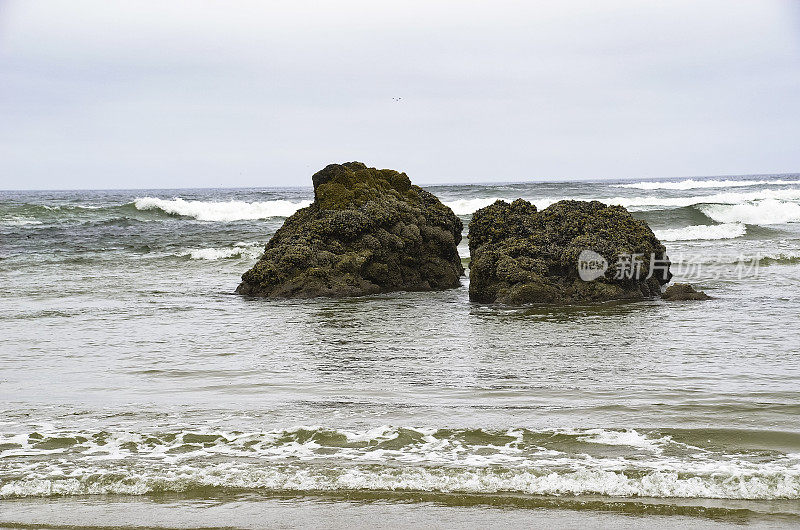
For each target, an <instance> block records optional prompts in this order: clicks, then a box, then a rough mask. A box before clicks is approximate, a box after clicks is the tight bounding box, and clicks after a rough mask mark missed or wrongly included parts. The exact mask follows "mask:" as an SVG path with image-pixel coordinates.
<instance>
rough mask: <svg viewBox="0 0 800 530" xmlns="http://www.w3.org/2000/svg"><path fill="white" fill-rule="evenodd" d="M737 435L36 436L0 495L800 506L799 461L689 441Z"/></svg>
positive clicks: (386, 431) (2, 449) (17, 447)
mask: <svg viewBox="0 0 800 530" xmlns="http://www.w3.org/2000/svg"><path fill="white" fill-rule="evenodd" d="M733 434H735V435H736V437H735V438H736V439H739V438H740V437H741V436H742V435H745V436H762V435H761V434H759V433H733ZM730 435H731V433H727V432H721V433H716V434H715V433H709V434H705V433H699V434H697V433H694V432H691V431H682V432H678V431H676V432H673V433H663V432H655V431H653V432H647V431H643V432H639V431H636V430H632V429H583V430H580V429H578V430H571V429H566V430H549V431H531V430H526V429H508V430H505V431H487V430H482V429H471V430H470V429H411V428H400V427H392V426H387V425H384V426H380V427H376V428H373V429H366V430H361V431H358V430H344V429H326V428H322V427H298V428H294V429H289V430H276V431H268V432H250V433H245V432H224V431H210V432H201V431H179V432H176V433H157V432H156V433H132V432H122V433H108V432H104V431H103V432H96V433H92V432H52V433H47V434H42V433H39V432H33V433H24V434H17V435H4V437H3V438H2V439H0V442H2V443H0V455H1V456H2V459H3V462H4V466H3V469H2V470H0V498H9V497H30V496H53V495H95V494H108V493H117V494H131V495H142V494H148V493H154V492H185V491H191V490H196V489H206V490H207V489H209V488H212V489H221V490H228V491H229V490H263V491H271V492H295V491H372V492H380V491H386V492H394V491H424V492H434V493H437V492H438V493H480V494H495V493H514V494H518V493H524V494H535V495H582V494H597V495H609V496H618V497H639V496H646V497H661V498H669V497H672V498H722V499H800V454H783V453H781V454H774V455H773V456H771V457H770V458H769V459H765V458H764V454H763V453H762V452H756V453H754V454H752V455H749V454H747V453H746V452H744V453H743V452H741V451H739V450H735V449H734V448H731V449H734V450H733V451H731V452H720V451H719V448H718V447H717V448H716V449H712V447H714V445H713V442H712V440H708V442H712V444H711V445H710V446H709V447H708V448H702V447H698V446H696V445H693V444H694V443H696V442H695V441H694V440H695V438H698V436H699V438H698V439H701V440H702V439H703V438H704V437H705V438H708V437H716V438H717V440H716V441H717V442H719V440H726V439H728V438H729V437H730ZM682 440H686V441H682ZM687 442H690V443H687ZM766 442H767V440H764V441H763V442H762V443H766ZM45 456H46V458H43V457H45Z"/></svg>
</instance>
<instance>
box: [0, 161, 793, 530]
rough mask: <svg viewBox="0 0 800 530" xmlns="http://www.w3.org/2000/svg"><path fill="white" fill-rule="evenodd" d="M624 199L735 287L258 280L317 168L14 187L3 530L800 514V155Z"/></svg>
mask: <svg viewBox="0 0 800 530" xmlns="http://www.w3.org/2000/svg"><path fill="white" fill-rule="evenodd" d="M427 189H428V190H429V191H431V192H433V193H434V194H436V195H437V196H438V197H439V198H440V199H441V200H442V201H443V202H445V203H446V204H447V205H449V206H450V207H451V208H452V209H453V210H454V212H455V213H456V214H458V215H459V216H461V218H462V220H463V221H464V225H465V234H464V236H465V237H464V240H463V241H462V243H461V245H460V247H459V250H460V252H461V254H462V257H463V261H464V265H465V267H468V265H469V252H468V249H467V241H466V226H467V225H468V222H469V219H470V215H471V214H472V212H474V211H475V210H476V209H478V208H480V207H483V206H486V205H488V204H491V203H492V202H494V201H495V200H496V199H498V198H502V199H515V198H518V197H522V198H525V199H527V200H530V201H532V202H533V203H534V204H536V205H537V206H538V207H540V208H543V207H546V206H547V205H548V204H551V203H553V202H555V201H557V200H560V199H565V198H572V199H581V200H590V199H597V200H600V201H603V202H605V203H609V204H621V205H623V206H625V207H627V208H628V209H629V210H630V211H631V212H633V214H634V215H635V216H636V217H638V218H641V219H644V220H646V221H647V222H648V223H649V224H650V226H651V228H652V229H653V230H654V231H655V233H656V235H657V236H658V237H659V238H661V240H662V241H663V242H664V243H665V245H666V246H667V250H668V253H669V256H670V258H671V259H672V261H673V263H674V265H673V272H674V273H675V278H674V280H675V281H681V282H682V281H688V282H690V283H692V284H693V285H695V286H696V287H698V288H700V289H702V290H704V291H706V292H707V293H708V294H710V295H711V296H713V297H714V299H713V300H710V301H707V302H672V303H667V302H663V301H660V300H652V301H644V302H637V303H608V304H602V305H586V306H570V307H551V306H530V307H503V306H487V305H480V304H476V303H471V302H469V299H468V284H469V278H468V276H467V277H465V278H464V279H463V281H462V286H461V287H460V288H458V289H453V290H448V291H441V292H431V293H404V292H403V293H391V294H381V295H375V296H367V297H360V298H351V299H340V300H333V299H312V300H262V299H248V298H244V297H241V296H238V295H235V294H234V289H235V288H236V286H237V285H238V283H239V281H240V276H241V274H242V273H243V272H245V271H246V270H247V269H248V268H250V267H251V266H252V265H253V263H254V262H255V261H256V260H257V258H258V256H259V254H260V252H261V250H262V249H263V247H264V245H265V243H266V242H267V241H268V240H269V238H270V236H271V235H272V234H273V233H274V232H275V230H276V229H277V228H278V227H280V226H281V224H282V223H283V221H284V219H285V218H286V216H288V215H291V214H292V212H294V211H295V210H296V209H298V208H300V207H302V206H305V205H307V204H309V203H310V201H311V200H312V198H313V192H312V189H311V188H310V187H306V188H256V189H180V190H131V191H100V190H98V191H5V192H0V288H1V289H2V296H0V333H1V334H2V341H1V342H0V399H1V400H0V409H1V410H2V412H1V413H0V527H8V528H19V527H24V528H39V527H41V528H50V527H65V526H71V525H72V526H75V525H85V526H94V527H115V528H127V527H153V526H157V527H186V528H188V527H237V528H240V527H241V528H260V527H291V526H295V525H304V526H317V527H326V528H347V527H349V528H353V527H365V526H374V525H376V524H385V525H392V526H398V527H415V526H423V525H424V526H434V527H435V526H473V525H475V526H477V525H486V526H512V525H513V526H521V525H540V526H544V525H558V526H566V527H570V526H572V527H608V526H616V527H623V528H624V527H633V526H641V525H649V526H676V527H677V526H686V525H694V526H698V527H716V526H727V525H739V524H743V523H749V524H754V525H758V526H788V525H798V524H800V502H799V501H800V326H798V322H799V321H800V296H798V293H799V292H800V224H799V223H800V175H758V176H747V177H715V178H703V179H669V180H659V181H637V180H626V181H603V182H532V183H513V184H488V185H450V186H431V187H427Z"/></svg>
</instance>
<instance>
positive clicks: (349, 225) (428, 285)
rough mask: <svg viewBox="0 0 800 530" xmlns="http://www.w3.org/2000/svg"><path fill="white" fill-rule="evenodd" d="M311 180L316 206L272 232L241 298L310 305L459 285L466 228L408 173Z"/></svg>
mask: <svg viewBox="0 0 800 530" xmlns="http://www.w3.org/2000/svg"><path fill="white" fill-rule="evenodd" d="M312 180H313V183H314V202H313V203H312V204H311V205H310V206H308V207H306V208H303V209H301V210H298V211H297V212H296V213H295V214H294V215H292V216H291V217H289V218H288V219H287V220H286V222H285V223H284V225H283V226H282V227H281V228H280V229H278V231H277V232H275V235H274V236H273V237H272V239H271V240H270V241H269V243H267V246H266V249H265V251H264V254H263V256H262V257H261V258H260V259H259V261H258V262H257V263H256V264H255V266H254V267H253V268H252V269H250V270H249V271H247V272H246V273H244V274H243V275H242V283H241V284H240V285H239V287H238V288H237V289H236V292H238V293H240V294H245V295H251V296H268V297H281V298H310V297H315V296H331V297H342V296H359V295H366V294H373V293H381V292H388V291H428V290H435V289H448V288H452V287H458V286H459V285H460V276H462V275H463V273H464V268H463V267H462V266H461V258H460V257H459V255H458V250H457V249H456V247H457V245H458V243H459V241H461V230H462V228H463V225H462V223H461V220H460V219H459V218H458V217H456V215H455V214H454V213H453V212H452V210H450V208H448V207H447V206H445V205H443V204H442V203H441V202H439V199H437V198H436V196H434V195H433V194H431V193H429V192H427V191H425V190H423V189H422V188H420V187H418V186H413V185H412V184H411V181H410V180H409V178H408V176H407V175H406V174H405V173H399V172H397V171H393V170H391V169H375V168H368V167H367V166H366V165H364V164H362V163H361V162H348V163H345V164H331V165H329V166H327V167H326V168H325V169H323V170H322V171H319V172H318V173H316V174H315V175H314V176H313V177H312Z"/></svg>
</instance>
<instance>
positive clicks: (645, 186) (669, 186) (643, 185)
mask: <svg viewBox="0 0 800 530" xmlns="http://www.w3.org/2000/svg"><path fill="white" fill-rule="evenodd" d="M782 184H800V180H783V179H777V180H718V179H708V180H705V179H703V180H695V179H687V180H681V181H678V182H674V181H673V182H664V181H661V182H656V181H644V182H635V183H631V184H612V185H611V186H612V187H614V188H634V189H639V190H694V189H704V188H739V187H746V186H763V185H776V186H777V185H782Z"/></svg>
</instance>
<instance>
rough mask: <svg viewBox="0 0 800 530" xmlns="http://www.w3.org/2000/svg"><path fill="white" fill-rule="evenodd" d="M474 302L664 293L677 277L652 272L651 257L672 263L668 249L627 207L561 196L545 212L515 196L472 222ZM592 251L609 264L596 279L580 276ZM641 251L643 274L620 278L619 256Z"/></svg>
mask: <svg viewBox="0 0 800 530" xmlns="http://www.w3.org/2000/svg"><path fill="white" fill-rule="evenodd" d="M469 249H470V256H471V262H470V288H469V295H470V300H473V301H476V302H482V303H493V302H498V303H505V304H513V305H518V304H526V303H554V304H564V303H583V302H600V301H607V300H620V299H628V300H637V299H643V298H650V297H655V296H659V295H660V294H661V285H663V284H666V283H667V282H668V281H669V279H670V278H671V276H672V275H671V274H670V273H669V272H667V274H666V277H665V276H664V274H663V273H662V272H661V271H654V272H655V274H653V276H652V277H651V278H647V276H649V272H650V271H649V269H650V256H651V255H654V256H655V258H656V259H657V260H659V261H660V262H661V263H666V261H665V260H666V254H665V252H666V249H665V248H664V245H662V244H661V242H660V241H659V240H658V239H657V238H656V236H655V235H654V234H653V232H652V230H650V228H649V227H648V226H647V223H645V222H644V221H641V220H638V219H635V218H634V217H633V216H632V215H631V214H630V213H629V212H628V211H627V210H626V209H625V208H623V207H622V206H607V205H605V204H603V203H600V202H598V201H592V202H585V201H560V202H557V203H555V204H553V205H551V206H549V207H548V208H545V209H544V210H542V211H538V210H537V209H536V206H534V205H532V204H531V203H529V202H527V201H525V200H523V199H517V200H515V201H514V202H512V203H510V204H509V203H507V202H505V201H497V202H495V203H494V204H492V205H489V206H487V207H485V208H482V209H480V210H478V211H477V212H475V213H474V214H473V216H472V221H471V222H470V224H469ZM584 250H592V251H594V252H596V253H598V254H600V255H601V256H603V258H604V259H605V260H606V261H607V263H608V264H609V265H610V266H609V268H608V270H606V272H605V274H604V275H603V276H602V277H600V278H598V279H596V280H594V281H583V280H581V278H580V276H579V272H578V257H579V255H580V254H581V252H582V251H584ZM631 254H642V255H643V256H644V259H643V261H642V263H641V273H640V275H639V277H638V278H615V276H616V269H615V268H614V264H615V263H616V262H617V259H618V256H620V255H631Z"/></svg>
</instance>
